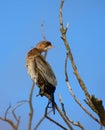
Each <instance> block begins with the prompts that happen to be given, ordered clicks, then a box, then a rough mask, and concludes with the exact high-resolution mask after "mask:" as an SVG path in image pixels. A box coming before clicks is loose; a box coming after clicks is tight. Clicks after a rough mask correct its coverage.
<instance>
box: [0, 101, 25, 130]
mask: <svg viewBox="0 0 105 130" xmlns="http://www.w3.org/2000/svg"><path fill="white" fill-rule="evenodd" d="M22 104H23V103H22ZM22 104H18V105H16V106H15V107H14V108H13V110H11V111H12V114H13V117H14V119H15V120H16V124H15V123H14V122H13V121H12V120H11V119H8V118H7V116H8V112H9V110H10V108H11V105H9V106H8V108H7V109H6V111H5V114H4V118H3V117H0V120H2V121H4V122H7V123H8V124H9V125H11V127H12V128H13V129H14V130H18V128H19V124H20V116H19V117H17V115H16V113H15V111H16V110H17V108H18V107H20V106H21V105H22Z"/></svg>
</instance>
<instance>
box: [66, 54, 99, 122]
mask: <svg viewBox="0 0 105 130" xmlns="http://www.w3.org/2000/svg"><path fill="white" fill-rule="evenodd" d="M67 60H68V53H67V55H66V60H65V77H66V84H67V87H68V89H69V92H70V94H71V95H72V97H73V98H74V100H75V101H76V103H77V104H78V105H79V106H80V107H81V108H82V109H83V110H84V111H85V112H86V113H87V114H88V115H89V116H90V117H91V118H93V119H94V120H95V121H96V122H97V123H99V124H100V121H99V120H98V119H97V118H95V117H94V116H93V115H92V114H91V113H90V112H89V111H88V110H87V109H86V108H85V107H84V106H83V105H82V104H81V103H80V101H79V100H78V99H77V97H76V96H75V94H74V93H73V91H72V88H71V86H70V81H69V78H68V73H67Z"/></svg>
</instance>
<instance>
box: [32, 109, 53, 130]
mask: <svg viewBox="0 0 105 130" xmlns="http://www.w3.org/2000/svg"><path fill="white" fill-rule="evenodd" d="M52 111H53V110H51V111H49V112H48V113H47V115H49V114H50V113H51V112H52ZM45 118H46V117H45V115H44V116H43V117H42V118H41V119H40V121H39V122H38V123H37V124H36V126H35V128H34V130H36V129H37V128H38V127H39V126H40V124H41V123H42V122H43V121H44V119H45Z"/></svg>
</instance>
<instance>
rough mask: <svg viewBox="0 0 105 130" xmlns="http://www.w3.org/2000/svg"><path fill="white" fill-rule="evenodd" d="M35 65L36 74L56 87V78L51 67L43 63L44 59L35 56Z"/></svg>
mask: <svg viewBox="0 0 105 130" xmlns="http://www.w3.org/2000/svg"><path fill="white" fill-rule="evenodd" d="M35 63H36V68H37V69H38V72H39V73H40V75H41V76H42V77H43V78H44V80H46V81H47V82H49V83H50V84H51V85H53V86H55V87H56V85H57V81H56V77H55V75H54V73H53V71H52V69H51V66H50V65H49V64H48V63H47V62H46V61H45V59H44V58H43V57H42V56H37V57H36V58H35Z"/></svg>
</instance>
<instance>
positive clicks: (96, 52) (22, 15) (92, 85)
mask: <svg viewBox="0 0 105 130" xmlns="http://www.w3.org/2000/svg"><path fill="white" fill-rule="evenodd" d="M59 5H60V0H57V1H55V0H53V1H49V0H44V1H43V0H37V1H35V0H31V1H29V0H18V1H14V0H9V1H8V0H4V1H3V0H0V46H1V47H0V59H1V63H0V79H1V80H0V115H1V116H3V113H4V112H5V110H6V108H7V106H8V104H9V103H10V104H11V105H12V106H14V105H15V104H16V102H17V101H20V100H23V99H28V97H29V91H30V88H31V85H32V81H31V79H30V77H29V76H28V74H27V70H26V67H25V57H26V53H27V51H29V50H30V49H31V48H32V47H35V45H36V44H37V42H39V41H41V40H43V38H42V35H41V23H43V22H44V30H45V35H46V38H47V40H49V41H51V42H52V44H53V45H54V46H55V48H54V49H52V50H50V51H49V53H48V55H47V60H48V62H49V63H50V64H51V66H52V68H53V70H54V72H55V74H56V77H57V81H58V85H57V89H56V92H55V99H56V102H57V104H58V105H60V103H59V99H58V93H61V95H62V98H63V101H64V103H65V108H66V110H67V113H68V115H69V116H70V117H71V119H73V120H74V121H80V122H81V123H82V124H83V125H84V127H85V129H86V130H89V129H95V130H99V125H98V124H97V123H96V122H94V121H93V120H92V119H91V118H90V117H88V116H87V115H86V114H85V113H84V112H83V111H82V110H81V108H79V106H78V105H77V104H76V103H75V102H74V100H73V98H72V97H71V95H70V93H69V91H68V89H67V86H66V83H65V75H64V61H65V56H66V49H65V47H64V44H63V41H62V40H61V38H60V36H61V34H60V31H59ZM63 19H64V25H66V24H67V23H69V24H70V26H69V29H68V32H67V39H68V41H69V43H70V46H71V49H72V53H73V56H74V59H75V62H76V64H77V67H78V70H79V73H80V75H81V77H82V78H83V80H84V82H85V84H86V86H87V88H88V90H89V92H90V94H95V96H96V97H97V98H100V99H102V100H103V104H104V106H105V79H104V77H105V69H104V67H105V1H104V0H85V1H84V0H80V1H78V0H65V4H64V7H63ZM68 73H69V80H70V82H71V86H72V89H73V91H74V92H75V94H76V95H77V97H78V98H79V99H80V101H81V102H82V103H83V104H84V106H85V107H87V108H88V106H87V105H86V104H85V103H84V101H83V100H84V99H85V96H84V94H83V92H82V91H81V88H80V87H79V85H78V83H77V80H76V78H75V76H74V74H73V70H72V68H71V64H70V62H69V63H68ZM37 93H38V88H37V87H36V88H35V91H34V96H33V104H34V108H35V112H34V114H35V117H34V120H33V124H36V123H37V122H38V120H39V119H40V118H41V117H42V115H43V113H44V108H45V106H46V104H47V99H46V98H44V97H43V98H41V97H36V96H35V95H36V94H37ZM88 110H90V109H89V108H88ZM90 111H91V110H90ZM28 112H29V108H28V105H27V104H25V105H23V106H22V107H21V108H19V109H18V110H17V113H18V114H19V115H21V117H22V119H21V120H22V123H21V124H20V127H19V130H23V129H24V130H25V129H27V125H26V124H27V121H28ZM92 113H93V112H92ZM94 115H95V114H94ZM51 116H52V117H53V118H55V119H56V120H58V121H59V122H60V123H61V124H64V122H63V121H62V119H61V118H60V117H59V116H58V114H57V112H56V115H55V116H53V115H51ZM9 117H10V118H11V114H10V113H9ZM46 123H47V124H46ZM33 126H34V125H33ZM64 126H65V124H64ZM0 129H2V130H5V129H8V130H12V128H11V127H10V126H8V125H7V124H5V123H3V122H0ZM42 129H47V130H48V129H55V130H60V128H58V127H57V126H55V125H53V124H52V123H51V122H49V121H47V120H45V121H44V122H43V123H42V124H41V126H40V127H39V129H38V130H42ZM104 129H105V128H104ZM75 130H79V128H77V127H76V128H75Z"/></svg>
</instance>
